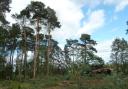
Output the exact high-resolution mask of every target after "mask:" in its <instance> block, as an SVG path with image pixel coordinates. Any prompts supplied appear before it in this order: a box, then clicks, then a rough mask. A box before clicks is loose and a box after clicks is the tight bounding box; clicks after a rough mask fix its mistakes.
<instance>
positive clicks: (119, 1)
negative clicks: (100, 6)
mask: <svg viewBox="0 0 128 89" xmlns="http://www.w3.org/2000/svg"><path fill="white" fill-rule="evenodd" d="M104 4H106V5H114V6H115V11H116V12H119V11H122V10H124V9H125V8H126V6H128V0H116V1H115V0H104Z"/></svg>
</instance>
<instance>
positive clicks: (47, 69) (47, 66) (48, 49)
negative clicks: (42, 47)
mask: <svg viewBox="0 0 128 89" xmlns="http://www.w3.org/2000/svg"><path fill="white" fill-rule="evenodd" d="M50 39H51V38H50V29H49V25H48V48H47V58H46V76H47V77H48V75H49V56H50V52H51V49H50V46H51V45H50Z"/></svg>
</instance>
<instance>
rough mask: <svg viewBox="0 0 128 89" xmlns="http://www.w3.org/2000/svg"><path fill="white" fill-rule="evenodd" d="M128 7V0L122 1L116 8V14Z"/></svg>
mask: <svg viewBox="0 0 128 89" xmlns="http://www.w3.org/2000/svg"><path fill="white" fill-rule="evenodd" d="M126 6H128V0H121V1H120V2H119V3H118V4H117V6H116V12H119V11H122V10H123V9H124V8H125V7H126Z"/></svg>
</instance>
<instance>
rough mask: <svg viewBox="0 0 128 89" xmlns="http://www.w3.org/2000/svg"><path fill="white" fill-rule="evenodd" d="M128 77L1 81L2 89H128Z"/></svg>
mask: <svg viewBox="0 0 128 89" xmlns="http://www.w3.org/2000/svg"><path fill="white" fill-rule="evenodd" d="M127 83H128V77H123V78H121V77H120V76H118V75H111V76H101V75H97V76H95V77H82V78H81V79H80V80H79V81H78V80H65V77H64V76H49V78H44V77H43V78H37V79H35V80H26V81H23V82H18V81H8V80H4V81H2V80H1V81H0V89H128V84H127Z"/></svg>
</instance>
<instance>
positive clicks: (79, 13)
mask: <svg viewBox="0 0 128 89" xmlns="http://www.w3.org/2000/svg"><path fill="white" fill-rule="evenodd" d="M30 1H42V2H43V3H44V4H45V5H46V6H50V7H51V8H53V9H54V10H55V11H56V13H57V16H58V18H59V21H60V22H61V25H62V27H61V28H60V29H56V31H54V32H53V33H52V34H53V37H54V39H56V40H57V41H58V42H59V43H60V44H59V45H60V46H61V47H63V45H64V44H65V39H70V38H72V39H79V37H80V35H81V33H87V34H90V35H91V36H92V39H94V40H96V41H97V43H98V45H97V46H96V48H97V50H98V53H97V55H99V56H101V57H102V58H103V59H104V60H105V61H109V60H110V51H111V47H110V46H111V43H112V41H113V40H114V39H115V38H122V37H124V38H125V39H128V37H127V35H125V33H126V32H125V29H126V21H127V20H128V0H12V4H11V10H12V11H11V14H14V13H18V12H20V10H22V9H23V8H25V7H26V6H27V5H28V4H29V3H30ZM7 19H8V20H9V21H11V22H12V23H13V22H14V20H13V19H11V17H10V16H9V15H8V14H7Z"/></svg>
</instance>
